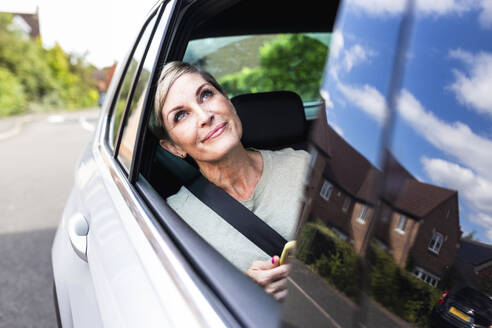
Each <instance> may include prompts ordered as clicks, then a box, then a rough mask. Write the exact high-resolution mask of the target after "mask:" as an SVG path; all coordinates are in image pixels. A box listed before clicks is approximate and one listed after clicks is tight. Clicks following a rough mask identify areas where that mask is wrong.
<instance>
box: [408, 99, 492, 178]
mask: <svg viewBox="0 0 492 328" xmlns="http://www.w3.org/2000/svg"><path fill="white" fill-rule="evenodd" d="M398 111H399V113H400V115H401V117H402V118H403V119H405V120H406V121H407V122H408V123H409V124H410V125H411V126H412V127H413V128H414V129H415V130H416V131H417V133H419V134H420V135H422V136H423V137H424V138H425V139H426V140H427V141H428V142H430V143H431V144H432V145H434V146H435V147H437V148H439V149H440V150H441V151H442V152H444V153H447V154H449V155H451V156H453V157H455V158H456V159H458V160H459V162H461V163H462V164H464V165H466V166H468V167H470V168H471V169H473V170H474V171H475V172H477V173H478V174H480V175H483V176H484V177H486V178H487V179H491V180H492V170H491V169H490V168H492V151H490V149H492V140H490V139H487V138H485V137H482V136H480V135H477V134H475V133H474V132H473V131H472V130H471V129H470V127H469V126H468V125H466V124H464V123H462V122H454V123H452V124H450V123H447V122H445V121H442V120H441V119H439V118H438V117H436V116H435V115H434V114H433V113H432V112H430V111H427V110H426V109H425V108H424V107H423V106H422V104H421V103H420V102H419V101H418V100H417V99H416V98H415V97H414V96H413V95H412V94H411V93H410V92H408V91H407V90H403V91H402V93H401V96H400V98H399V102H398Z"/></svg>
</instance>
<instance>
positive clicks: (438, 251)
mask: <svg viewBox="0 0 492 328" xmlns="http://www.w3.org/2000/svg"><path fill="white" fill-rule="evenodd" d="M435 237H437V238H436V240H435V241H434V238H435ZM439 238H440V244H439V247H437V249H436V245H437V241H438V240H439ZM433 241H434V244H433V245H432V246H431V244H432V242H433ZM443 244H444V235H443V234H442V233H440V232H437V231H434V232H433V233H432V238H431V240H430V241H429V244H428V245H427V249H428V250H429V251H431V252H432V253H434V254H436V255H439V253H440V252H441V248H442V245H443Z"/></svg>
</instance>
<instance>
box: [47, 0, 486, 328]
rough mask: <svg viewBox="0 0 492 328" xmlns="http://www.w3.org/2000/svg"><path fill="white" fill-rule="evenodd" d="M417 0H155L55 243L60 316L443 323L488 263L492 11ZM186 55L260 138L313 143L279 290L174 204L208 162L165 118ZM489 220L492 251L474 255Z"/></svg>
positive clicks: (102, 322) (159, 322)
mask: <svg viewBox="0 0 492 328" xmlns="http://www.w3.org/2000/svg"><path fill="white" fill-rule="evenodd" d="M414 2H416V1H409V2H408V4H409V5H408V6H406V5H405V3H406V1H399V2H397V1H395V2H378V3H377V4H374V3H372V2H366V1H341V2H340V3H339V1H330V2H325V1H315V0H306V1H303V2H298V1H293V0H285V1H261V0H161V1H159V2H158V3H157V4H156V5H155V6H154V7H153V8H152V10H151V11H150V14H149V16H148V18H147V19H146V20H145V22H144V24H143V26H142V28H141V30H140V31H139V32H138V35H137V37H136V40H135V42H134V44H133V45H132V48H131V49H130V51H129V53H128V54H127V56H126V57H125V59H124V60H123V61H121V63H120V64H119V67H118V69H117V71H116V73H115V74H114V78H113V81H112V82H111V85H110V88H109V90H108V92H107V95H106V97H105V101H104V104H103V106H102V112H101V117H100V120H99V122H98V126H97V129H96V131H95V134H94V137H93V139H92V142H91V143H90V144H89V145H88V146H87V148H86V149H85V150H84V151H83V154H82V156H81V159H80V160H79V162H78V164H77V166H76V169H75V182H74V187H73V189H72V191H71V194H70V196H69V199H68V201H67V204H66V207H65V210H64V212H63V216H62V219H61V222H60V225H59V227H58V230H57V233H56V236H55V240H54V242H53V249H52V262H53V273H54V287H55V296H56V306H57V308H58V309H59V324H60V325H61V326H63V327H103V326H104V327H158V326H159V327H161V326H175V327H195V326H207V327H224V326H225V327H275V326H279V325H282V326H287V327H307V326H309V327H327V326H329V327H353V326H360V325H364V326H366V327H398V326H408V325H409V324H411V325H414V326H419V327H428V326H429V323H430V322H429V319H430V318H431V309H432V305H433V304H434V300H435V299H436V297H437V298H438V297H439V295H440V294H441V290H440V289H441V288H447V285H453V284H455V283H456V281H458V280H461V281H460V282H463V280H465V283H468V282H470V284H474V285H479V283H480V281H475V280H478V277H484V279H487V277H489V276H490V272H492V271H491V270H490V267H491V266H492V261H491V260H492V259H490V258H489V252H488V250H489V248H490V245H486V244H485V243H484V240H485V239H486V238H487V236H492V234H491V233H492V226H490V220H489V218H490V217H491V215H492V213H490V211H489V210H490V208H492V207H490V205H491V204H490V203H489V202H488V198H487V197H486V195H489V193H488V192H490V190H489V189H490V185H492V184H491V183H490V181H491V177H490V170H489V167H490V165H489V164H490V163H491V162H490V156H488V155H487V154H488V153H489V152H487V150H488V148H490V147H489V146H491V147H492V141H491V140H490V138H489V137H487V136H488V135H489V132H490V131H489V130H488V129H489V127H488V126H487V125H486V124H487V120H485V119H482V118H481V117H480V115H485V114H484V113H486V112H487V110H488V109H484V106H485V107H486V106H487V105H486V104H488V103H487V102H485V105H484V103H483V102H481V101H476V99H482V98H484V97H486V95H487V92H482V93H480V94H479V95H478V96H474V94H473V92H472V94H471V95H472V97H470V92H471V91H473V90H482V89H481V88H478V86H479V85H481V83H482V81H484V80H486V81H489V80H487V78H488V77H487V76H488V75H486V74H485V75H483V76H482V72H490V70H487V69H484V67H489V66H487V65H489V64H490V63H492V61H490V60H489V55H488V54H490V53H492V44H491V43H486V42H483V41H481V40H485V39H486V37H487V36H490V34H488V33H490V31H489V30H488V29H487V26H486V25H487V24H486V23H487V22H488V21H487V20H486V19H485V18H483V17H485V16H486V14H487V13H488V11H486V10H485V9H483V8H482V9H483V15H482V11H481V10H482V9H481V7H480V6H479V5H478V4H477V6H474V7H473V6H472V7H470V8H465V7H459V6H458V7H459V8H458V7H456V8H455V7H452V5H453V4H454V2H453V4H451V2H450V3H446V4H443V5H442V6H432V5H428V6H426V4H427V2H418V6H417V7H415V6H412V4H414ZM429 3H430V2H429ZM443 6H449V8H448V7H446V8H444V9H443ZM484 8H485V7H484ZM458 9H459V10H458ZM453 14H456V16H453V17H452V19H448V18H449V16H446V15H453ZM484 15H485V16H484ZM458 18H459V19H458ZM462 21H466V24H465V23H462ZM471 21H473V22H474V23H475V25H472V24H469V22H471ZM440 24H443V25H440ZM481 24H484V25H483V26H482V25H481ZM443 26H444V27H443ZM465 26H466V29H464V27H465ZM472 27H473V28H472ZM442 31H445V32H446V33H447V34H449V35H451V33H450V32H449V31H454V32H453V33H452V35H453V37H452V38H451V37H450V38H442V33H440V32H442ZM446 33H445V34H446ZM467 47H469V48H470V49H472V50H466V49H467ZM472 51H475V52H476V53H472ZM490 58H492V56H490ZM174 60H182V61H186V62H189V63H192V64H195V65H197V66H200V67H202V68H204V69H205V70H207V71H209V72H210V73H212V75H214V76H215V77H216V78H217V80H218V82H219V83H220V84H221V85H222V86H223V87H224V89H225V91H226V92H227V94H228V96H229V97H230V98H231V101H232V102H233V103H234V104H235V105H236V107H237V109H238V113H239V115H240V117H241V120H242V121H243V130H244V131H243V132H244V134H243V140H242V141H243V143H244V144H245V146H250V147H254V148H266V149H279V148H284V147H293V148H296V149H305V150H308V151H309V152H310V153H311V161H310V163H309V172H307V176H306V179H305V180H306V184H305V195H304V198H303V204H302V205H303V206H302V210H301V213H299V220H298V226H297V232H298V235H297V236H298V237H297V250H296V255H295V257H296V258H295V259H293V258H291V265H292V267H291V271H290V275H289V292H288V296H287V298H286V300H285V301H284V302H283V303H279V302H277V301H275V300H274V299H273V298H272V297H271V296H270V295H268V294H267V293H266V292H265V291H264V290H263V289H262V288H261V287H260V286H258V285H257V284H255V283H254V282H253V281H252V280H251V279H250V278H248V277H247V276H246V275H245V274H244V273H243V272H240V271H239V270H238V269H237V268H236V267H235V266H234V265H233V264H231V262H229V261H228V259H226V258H225V257H223V256H222V255H221V254H220V253H219V252H218V251H217V250H216V249H215V248H213V247H212V246H211V245H210V244H209V243H208V242H207V240H205V239H204V238H202V237H201V236H200V235H199V234H198V233H197V232H196V231H195V230H193V228H192V227H190V226H189V225H188V224H187V223H186V221H185V220H183V219H182V218H181V217H180V216H179V215H178V214H177V213H176V212H175V211H174V210H173V209H172V208H171V207H170V206H169V205H168V204H167V202H166V199H167V198H168V197H169V196H171V195H174V194H175V193H176V192H178V190H180V188H181V187H182V186H187V184H188V183H191V182H192V181H194V179H196V178H197V177H199V176H200V174H199V172H198V170H197V168H196V167H195V166H194V165H193V163H192V162H189V161H186V160H183V159H180V158H177V157H175V156H172V155H171V154H170V153H168V152H167V151H165V150H164V149H163V148H162V147H160V145H159V140H157V138H156V137H155V136H154V134H152V133H151V131H150V129H149V121H150V119H151V112H152V109H153V102H154V98H155V94H156V87H157V81H158V78H159V75H160V72H161V70H162V68H163V66H164V65H165V64H166V63H168V62H171V61H174ZM456 62H458V63H456ZM476 63H478V64H476ZM460 65H461V66H460ZM490 69H491V70H492V68H490ZM435 71H438V72H439V73H441V74H437V73H435ZM465 93H466V94H465ZM287 94H288V95H290V96H289V97H288V98H289V99H291V100H289V101H287V102H285V99H286V98H285V97H284V96H285V95H287ZM291 96H292V97H291ZM241 97H246V99H253V100H254V101H253V102H252V103H253V106H251V104H250V105H249V106H250V107H248V105H244V104H245V103H244V102H241V101H238V99H241ZM293 108H294V109H293ZM487 108H488V107H487ZM470 109H474V111H471V110H470ZM293 112H295V113H296V114H295V115H291V114H292V113H293ZM299 113H300V114H299ZM316 118H318V120H316ZM272 122H274V123H272ZM477 186H478V187H477ZM476 188H478V189H476ZM477 195H485V196H484V197H482V196H480V197H478V196H477ZM211 198H212V199H213V200H217V198H216V197H215V196H211ZM226 205H229V204H227V203H226ZM225 207H227V206H225ZM487 211H489V212H487ZM229 213H230V215H231V216H234V215H235V212H234V211H231V212H229ZM223 217H225V215H224V216H223ZM469 218H470V219H469ZM197 219H199V218H197ZM476 227H488V228H490V230H486V229H483V228H480V229H481V230H479V233H478V235H479V236H478V237H479V238H481V240H482V243H480V249H481V250H485V251H480V254H479V255H480V256H472V257H473V259H471V258H470V259H467V258H466V257H467V256H465V258H463V259H461V260H460V261H461V262H459V263H464V265H463V266H462V267H458V266H457V265H456V263H458V261H457V260H456V259H457V256H458V255H457V253H458V252H457V249H459V247H460V243H461V241H460V238H461V236H462V234H463V232H464V231H466V232H471V231H472V229H475V228H476ZM477 229H478V228H477ZM471 235H472V237H473V233H472V234H471ZM465 253H466V252H465ZM472 253H473V252H472ZM279 255H280V254H279ZM467 260H473V261H472V262H473V267H471V269H470V266H469V265H468V264H467V263H466V261H467ZM456 270H458V271H460V274H455V273H456V272H457V271H456ZM467 270H468V271H467ZM477 272H478V273H479V274H476V273H477ZM467 280H469V281H467ZM484 281H485V280H484ZM448 297H449V298H448ZM451 299H453V298H452V297H450V296H446V297H445V298H443V302H444V303H443V306H445V304H448V303H447V302H448V300H451ZM453 304H454V303H453ZM439 308H442V307H439ZM453 308H454V309H456V312H455V313H454V316H456V317H458V318H459V317H460V314H459V313H462V314H463V316H462V317H461V319H460V320H462V319H466V318H467V316H468V319H470V318H472V319H473V320H477V321H476V322H474V324H477V323H478V317H477V319H475V317H474V315H471V314H467V311H468V309H466V308H462V307H461V305H458V304H456V305H453ZM449 309H450V308H448V311H449ZM453 311H454V310H453ZM458 311H460V312H458ZM457 313H458V314H457ZM463 321H466V320H463Z"/></svg>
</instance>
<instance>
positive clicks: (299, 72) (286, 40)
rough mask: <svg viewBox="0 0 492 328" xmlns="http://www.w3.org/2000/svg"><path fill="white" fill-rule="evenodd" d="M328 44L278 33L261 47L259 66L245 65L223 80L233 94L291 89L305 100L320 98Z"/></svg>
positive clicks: (221, 80) (299, 35)
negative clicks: (249, 66) (250, 66)
mask: <svg viewBox="0 0 492 328" xmlns="http://www.w3.org/2000/svg"><path fill="white" fill-rule="evenodd" d="M327 53H328V47H327V46H326V45H324V44H323V43H322V42H320V41H318V40H316V39H314V38H311V37H309V36H307V35H302V34H285V35H279V36H278V37H276V38H275V39H273V40H271V41H268V42H265V44H264V45H263V46H262V47H261V48H260V53H259V56H260V66H259V67H255V68H248V67H245V68H243V69H242V70H241V71H240V72H237V73H232V74H229V75H226V76H224V77H223V78H222V79H220V83H221V84H222V85H223V87H224V88H225V89H226V90H227V92H228V93H229V94H230V95H231V96H234V95H237V94H241V93H248V92H258V91H262V92H266V91H273V90H291V91H295V92H297V93H298V94H299V95H300V96H301V98H302V99H303V100H304V101H310V100H311V101H312V100H317V99H319V87H320V82H321V78H322V74H323V67H324V64H325V59H326V55H327Z"/></svg>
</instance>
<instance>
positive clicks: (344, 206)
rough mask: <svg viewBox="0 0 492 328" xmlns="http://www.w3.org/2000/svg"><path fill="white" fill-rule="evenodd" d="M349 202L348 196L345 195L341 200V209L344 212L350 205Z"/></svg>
mask: <svg viewBox="0 0 492 328" xmlns="http://www.w3.org/2000/svg"><path fill="white" fill-rule="evenodd" d="M350 203H351V201H350V197H349V196H345V200H344V201H343V206H342V211H344V212H345V213H346V212H347V211H348V209H349V207H350Z"/></svg>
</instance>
